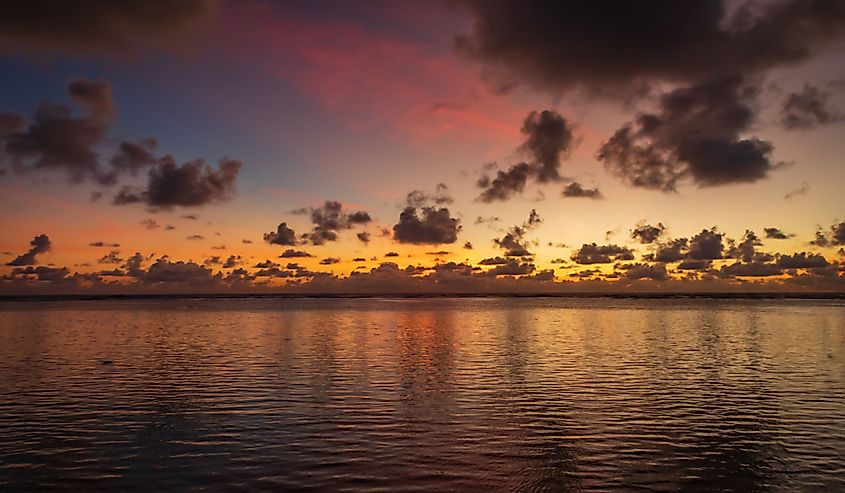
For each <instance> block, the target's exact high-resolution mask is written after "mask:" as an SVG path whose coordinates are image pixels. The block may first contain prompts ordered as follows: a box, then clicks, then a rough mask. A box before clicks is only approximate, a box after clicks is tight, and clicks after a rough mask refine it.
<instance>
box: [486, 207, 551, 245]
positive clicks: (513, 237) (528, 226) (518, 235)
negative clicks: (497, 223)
mask: <svg viewBox="0 0 845 493" xmlns="http://www.w3.org/2000/svg"><path fill="white" fill-rule="evenodd" d="M542 222H543V220H542V219H541V218H540V215H539V214H538V213H537V210H536V209H531V212H530V213H529V214H528V220H526V221H525V222H524V223H522V225H521V226H512V227H511V228H510V229H509V230H508V231H507V233H505V235H504V236H502V237H501V238H495V239H493V243H495V244H496V245H497V246H498V247H499V248H501V249H503V250H504V251H505V256H506V257H527V256H531V255H533V254H532V253H531V252H530V251H528V246H529V242H528V240H527V239H526V238H525V235H526V233H527V232H528V231H530V230H532V229H534V228H536V227H537V226H538V225H539V224H540V223H542Z"/></svg>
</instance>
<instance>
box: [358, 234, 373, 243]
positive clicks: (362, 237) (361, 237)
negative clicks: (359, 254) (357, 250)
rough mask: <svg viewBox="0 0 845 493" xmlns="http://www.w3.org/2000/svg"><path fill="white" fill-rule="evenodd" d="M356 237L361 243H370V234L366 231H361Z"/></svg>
mask: <svg viewBox="0 0 845 493" xmlns="http://www.w3.org/2000/svg"><path fill="white" fill-rule="evenodd" d="M356 236H357V237H358V240H360V241H361V243H364V244H367V243H369V242H370V233H368V232H366V231H361V232H360V233H358V234H357V235H356Z"/></svg>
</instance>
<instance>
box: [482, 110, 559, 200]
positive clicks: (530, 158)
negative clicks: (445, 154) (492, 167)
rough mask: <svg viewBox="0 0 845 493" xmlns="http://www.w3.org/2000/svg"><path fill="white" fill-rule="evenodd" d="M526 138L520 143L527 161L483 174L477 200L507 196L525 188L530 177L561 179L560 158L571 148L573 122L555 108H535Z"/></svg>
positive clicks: (526, 127)
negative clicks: (492, 175) (491, 175)
mask: <svg viewBox="0 0 845 493" xmlns="http://www.w3.org/2000/svg"><path fill="white" fill-rule="evenodd" d="M521 131H522V134H523V135H524V136H525V140H524V141H523V143H522V144H521V145H520V146H519V149H518V150H519V151H520V153H522V154H524V155H525V156H526V157H527V161H526V162H521V163H517V164H514V165H513V166H511V167H510V168H509V169H508V170H507V171H501V170H500V171H498V172H497V173H496V175H495V176H494V177H492V178H491V177H489V176H488V175H487V174H484V175H482V177H481V178H480V179H479V180H478V182H477V185H478V187H479V188H482V189H483V190H482V192H481V195H480V196H479V197H478V200H480V201H482V202H494V201H497V200H507V199H508V198H510V197H512V196H513V195H515V194H518V193H521V192H522V191H523V190H524V189H525V185H526V184H527V182H528V180H529V179H532V180H535V181H537V182H538V183H547V182H552V181H559V180H561V176H560V172H559V168H560V163H561V160H562V159H564V158H566V157H568V155H569V152H570V151H571V149H572V144H573V134H572V124H571V123H570V122H569V121H567V119H566V118H564V117H563V116H561V115H560V114H559V113H557V112H555V111H542V112H537V111H532V112H531V113H529V114H528V116H527V117H526V118H525V121H524V122H523V124H522V129H521Z"/></svg>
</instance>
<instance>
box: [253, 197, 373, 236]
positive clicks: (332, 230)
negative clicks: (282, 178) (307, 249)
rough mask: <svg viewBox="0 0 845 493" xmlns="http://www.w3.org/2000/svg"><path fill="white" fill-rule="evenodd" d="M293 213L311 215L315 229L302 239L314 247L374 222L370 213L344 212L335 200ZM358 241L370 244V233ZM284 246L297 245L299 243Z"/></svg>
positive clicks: (341, 205)
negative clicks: (341, 232)
mask: <svg viewBox="0 0 845 493" xmlns="http://www.w3.org/2000/svg"><path fill="white" fill-rule="evenodd" d="M293 213H294V214H308V215H310V217H311V222H312V223H313V225H314V227H313V228H312V230H311V232H310V233H306V234H303V235H302V238H303V241H308V242H311V244H313V245H323V244H325V243H326V242H331V241H337V239H338V235H339V233H340V231H342V230H346V229H351V228H353V227H354V226H361V225H365V224H369V223H370V222H372V218H371V217H370V214H369V213H368V212H366V211H354V212H347V211H346V210H344V208H343V204H341V203H340V202H338V201H335V200H327V201H325V203H324V204H323V205H322V206H320V207H303V208H301V209H297V210H295V211H293ZM265 238H266V235H265ZM358 239H359V240H361V241H363V242H364V243H366V242H368V241H369V239H370V236H369V233H366V232H363V236H362V234H361V233H359V234H358ZM282 244H284V245H295V244H297V243H295V242H294V243H282Z"/></svg>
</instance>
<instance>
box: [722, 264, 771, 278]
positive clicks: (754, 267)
mask: <svg viewBox="0 0 845 493" xmlns="http://www.w3.org/2000/svg"><path fill="white" fill-rule="evenodd" d="M782 273H783V269H781V268H780V267H779V266H777V265H774V264H767V263H763V262H756V261H754V262H736V263H733V264H729V265H723V266H722V267H721V268H720V269H719V270H718V272H717V275H718V276H719V277H735V276H739V277H769V276H777V275H780V274H782Z"/></svg>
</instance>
